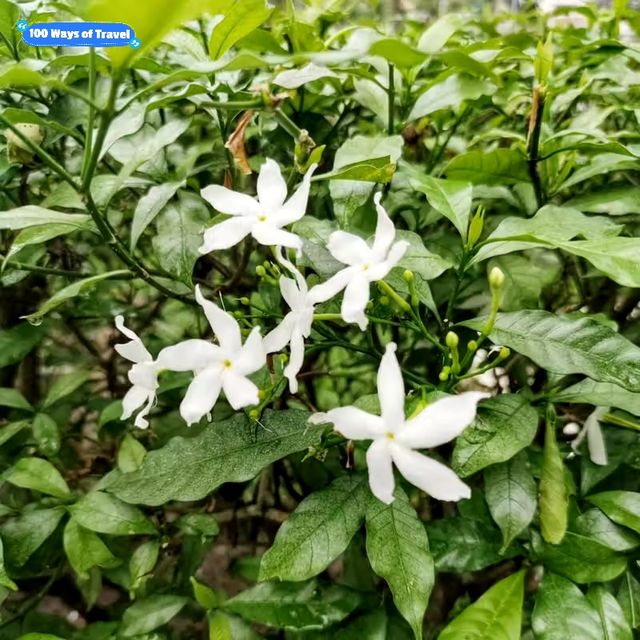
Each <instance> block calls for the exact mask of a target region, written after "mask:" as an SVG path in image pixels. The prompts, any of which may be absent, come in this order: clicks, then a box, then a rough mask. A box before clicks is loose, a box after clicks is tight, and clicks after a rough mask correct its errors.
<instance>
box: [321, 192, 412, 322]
mask: <svg viewBox="0 0 640 640" xmlns="http://www.w3.org/2000/svg"><path fill="white" fill-rule="evenodd" d="M380 198H381V194H380V193H377V194H376V195H375V196H374V201H375V204H376V209H377V211H378V223H377V225H376V233H375V237H374V240H373V245H372V246H369V245H368V244H367V243H366V242H365V241H364V240H363V239H362V238H360V237H359V236H356V235H354V234H352V233H347V232H346V231H334V233H332V234H331V236H330V237H329V244H328V245H327V247H328V249H329V251H330V252H331V254H332V255H333V257H334V258H335V259H336V260H339V261H340V262H342V263H343V264H346V265H349V266H348V267H346V269H342V270H341V271H338V273H336V274H335V275H333V276H331V278H329V280H327V281H326V282H324V283H323V284H321V285H318V287H317V291H316V297H317V299H318V300H328V299H329V298H332V297H333V296H335V295H336V294H337V293H339V292H340V291H341V290H342V289H344V290H345V291H344V299H343V300H342V309H341V313H342V318H343V320H344V321H345V322H355V323H356V324H357V325H358V326H359V327H360V329H362V330H363V331H364V330H365V329H366V327H367V316H366V315H365V312H364V311H365V308H366V306H367V303H368V302H369V283H371V282H375V281H376V280H382V279H383V278H384V277H385V276H386V275H387V274H388V273H389V271H391V269H393V267H395V266H396V265H397V264H398V262H400V260H401V259H402V256H403V255H404V254H405V252H406V250H407V248H408V246H409V243H408V242H406V241H405V240H400V241H398V242H394V239H395V237H396V230H395V227H394V226H393V222H391V219H390V218H389V216H388V215H387V212H386V211H385V210H384V207H383V206H382V205H381V204H380Z"/></svg>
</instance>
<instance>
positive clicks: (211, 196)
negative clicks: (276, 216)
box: [200, 184, 260, 216]
mask: <svg viewBox="0 0 640 640" xmlns="http://www.w3.org/2000/svg"><path fill="white" fill-rule="evenodd" d="M200 195H201V196H202V197H203V198H204V199H205V200H206V201H207V202H208V203H209V204H210V205H211V206H212V207H213V208H214V209H215V210H216V211H219V212H220V213H226V214H227V215H228V216H257V215H259V213H260V205H259V204H258V202H257V201H256V199H255V198H252V197H251V196H248V195H246V194H245V193H240V192H238V191H231V189H227V188H226V187H221V186H220V185H217V184H212V185H209V186H208V187H205V188H204V189H201V191H200Z"/></svg>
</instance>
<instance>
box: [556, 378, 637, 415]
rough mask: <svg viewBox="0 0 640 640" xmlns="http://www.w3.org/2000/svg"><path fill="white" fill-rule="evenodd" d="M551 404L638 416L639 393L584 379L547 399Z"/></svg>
mask: <svg viewBox="0 0 640 640" xmlns="http://www.w3.org/2000/svg"><path fill="white" fill-rule="evenodd" d="M549 399H550V400H551V401H552V402H568V403H572V404H592V405H593V406H595V407H617V408H618V409H623V410H624V411H628V412H629V413H633V414H634V415H636V416H640V393H633V392H631V391H627V390H626V389H623V388H622V387H619V386H617V385H615V384H611V383H608V382H596V381H595V380H589V378H585V379H584V380H581V381H580V382H577V383H576V384H574V385H571V386H570V387H567V388H566V389H563V390H562V391H559V392H558V393H555V394H553V395H552V396H550V398H549Z"/></svg>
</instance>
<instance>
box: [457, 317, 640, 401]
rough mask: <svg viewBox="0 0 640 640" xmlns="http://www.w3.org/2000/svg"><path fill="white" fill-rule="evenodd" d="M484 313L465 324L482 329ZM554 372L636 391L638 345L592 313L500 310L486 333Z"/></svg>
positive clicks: (639, 382)
mask: <svg viewBox="0 0 640 640" xmlns="http://www.w3.org/2000/svg"><path fill="white" fill-rule="evenodd" d="M486 321H487V319H486V317H483V318H477V319H476V320H470V321H467V322H464V323H463V324H464V325H466V326H468V327H471V328H472V329H476V330H478V331H482V329H483V327H484V326H485V325H486ZM489 337H490V338H491V340H493V342H494V343H496V344H501V345H506V346H507V347H510V348H511V349H513V350H515V351H517V352H518V353H521V354H522V355H524V356H526V357H527V358H530V359H531V360H533V361H534V362H535V363H536V364H538V365H539V366H541V367H544V368H545V369H548V370H549V371H553V372H554V373H563V374H569V373H580V374H582V375H586V376H589V377H590V378H593V379H594V380H598V381H599V382H611V383H613V384H617V385H619V386H621V387H624V388H625V389H628V390H630V391H638V392H640V348H639V347H637V346H635V345H634V344H633V343H631V342H630V341H629V340H627V339H626V338H624V337H623V336H621V335H620V334H619V333H616V332H615V331H614V330H613V329H611V328H609V327H607V326H605V325H603V324H602V323H600V322H597V321H595V320H592V319H591V318H583V319H579V320H575V319H573V318H571V317H567V316H561V315H555V314H553V313H549V312H548V311H514V312H511V313H499V314H498V316H497V318H496V322H495V325H494V327H493V330H492V331H491V334H490V336H489Z"/></svg>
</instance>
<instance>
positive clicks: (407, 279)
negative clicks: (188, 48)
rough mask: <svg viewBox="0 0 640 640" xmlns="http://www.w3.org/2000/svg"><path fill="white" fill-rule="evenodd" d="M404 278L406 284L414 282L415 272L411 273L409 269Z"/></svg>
mask: <svg viewBox="0 0 640 640" xmlns="http://www.w3.org/2000/svg"><path fill="white" fill-rule="evenodd" d="M402 277H403V278H404V281H405V282H413V271H409V269H407V270H406V271H405V272H404V273H403V274H402Z"/></svg>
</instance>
